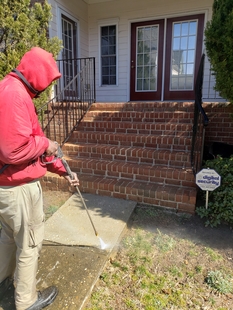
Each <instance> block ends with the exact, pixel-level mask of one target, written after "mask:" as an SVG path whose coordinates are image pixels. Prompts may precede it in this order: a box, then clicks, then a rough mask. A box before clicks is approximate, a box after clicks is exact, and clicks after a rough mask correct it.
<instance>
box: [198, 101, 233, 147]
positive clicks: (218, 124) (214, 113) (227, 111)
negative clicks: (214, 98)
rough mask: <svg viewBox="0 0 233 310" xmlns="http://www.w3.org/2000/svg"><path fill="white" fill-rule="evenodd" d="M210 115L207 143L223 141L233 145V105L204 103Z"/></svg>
mask: <svg viewBox="0 0 233 310" xmlns="http://www.w3.org/2000/svg"><path fill="white" fill-rule="evenodd" d="M203 108H204V110H205V111H206V113H207V115H208V117H209V124H208V126H207V127H206V134H205V144H206V145H210V144H211V143H213V142H223V143H227V144H231V145H233V105H231V104H229V103H203Z"/></svg>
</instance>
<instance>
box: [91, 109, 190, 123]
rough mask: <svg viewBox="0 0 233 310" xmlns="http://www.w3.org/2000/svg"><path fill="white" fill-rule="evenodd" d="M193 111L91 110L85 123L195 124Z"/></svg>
mask: <svg viewBox="0 0 233 310" xmlns="http://www.w3.org/2000/svg"><path fill="white" fill-rule="evenodd" d="M193 117H194V113H193V111H192V112H191V111H189V112H186V111H158V112H154V111H152V112H135V111H128V112H127V111H120V112H115V113H112V112H106V111H104V112H102V111H98V110H90V111H88V112H87V114H86V115H85V121H89V122H92V121H96V122H97V121H98V122H99V121H108V122H137V123H141V122H150V123H151V122H160V123H161V122H164V123H167V122H168V121H171V122H176V123H188V124H191V123H192V122H193Z"/></svg>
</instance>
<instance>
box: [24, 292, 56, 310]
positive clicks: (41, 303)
mask: <svg viewBox="0 0 233 310" xmlns="http://www.w3.org/2000/svg"><path fill="white" fill-rule="evenodd" d="M57 294H58V290H57V288H56V287H55V286H50V287H47V288H46V289H45V290H43V291H42V292H38V299H37V301H36V302H35V303H34V304H33V305H31V306H30V307H29V308H27V309H26V310H40V309H43V308H45V307H47V306H48V305H50V304H51V303H52V302H53V301H54V299H55V298H56V296H57Z"/></svg>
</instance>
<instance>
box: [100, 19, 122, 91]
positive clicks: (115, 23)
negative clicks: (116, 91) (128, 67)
mask: <svg viewBox="0 0 233 310" xmlns="http://www.w3.org/2000/svg"><path fill="white" fill-rule="evenodd" d="M118 22H119V19H118V18H114V19H108V20H101V21H99V22H98V26H99V29H98V41H99V87H108V88H115V87H118V83H119V82H118V76H119V75H118V69H119V65H118ZM106 26H116V84H115V85H102V65H101V64H102V61H101V28H102V27H106Z"/></svg>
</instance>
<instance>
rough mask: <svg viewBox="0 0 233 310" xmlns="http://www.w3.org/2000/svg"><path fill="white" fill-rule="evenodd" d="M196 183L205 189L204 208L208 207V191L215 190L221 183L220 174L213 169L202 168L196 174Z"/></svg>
mask: <svg viewBox="0 0 233 310" xmlns="http://www.w3.org/2000/svg"><path fill="white" fill-rule="evenodd" d="M196 184H197V185H198V186H199V187H200V188H201V189H202V190H203V191H206V209H207V207H208V197H209V191H213V190H215V189H216V188H217V187H219V186H220V184H221V176H220V175H219V174H218V173H217V172H216V171H215V170H214V169H202V170H201V171H200V172H198V173H197V174H196Z"/></svg>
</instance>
